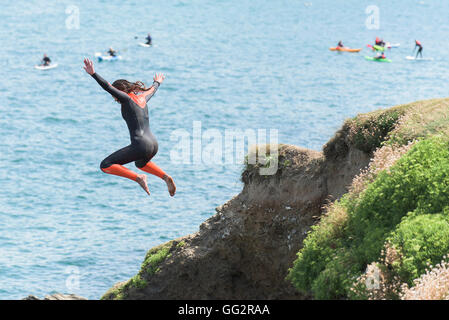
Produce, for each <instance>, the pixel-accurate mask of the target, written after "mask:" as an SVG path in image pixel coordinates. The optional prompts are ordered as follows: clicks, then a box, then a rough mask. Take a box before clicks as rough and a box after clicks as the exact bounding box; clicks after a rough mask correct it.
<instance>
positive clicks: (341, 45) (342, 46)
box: [337, 40, 345, 48]
mask: <svg viewBox="0 0 449 320" xmlns="http://www.w3.org/2000/svg"><path fill="white" fill-rule="evenodd" d="M337 47H339V48H344V47H345V46H344V45H343V42H341V40H340V41H338V44H337Z"/></svg>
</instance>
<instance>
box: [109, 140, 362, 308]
mask: <svg viewBox="0 0 449 320" xmlns="http://www.w3.org/2000/svg"><path fill="white" fill-rule="evenodd" d="M369 159H370V157H369V155H368V154H366V153H364V152H362V151H360V150H357V149H355V148H353V147H351V146H350V145H349V144H348V143H347V142H345V138H344V136H343V137H339V136H337V137H336V138H334V140H333V141H331V142H330V143H329V144H328V145H326V146H325V148H324V153H323V152H318V151H312V150H307V149H302V148H298V147H294V146H287V145H281V146H279V170H278V171H277V173H276V174H275V175H272V176H260V175H259V168H258V167H257V166H247V168H246V170H245V171H244V172H243V174H242V181H243V182H244V188H243V190H242V192H241V193H240V194H239V195H237V196H235V197H234V198H233V199H231V200H230V201H228V202H227V203H226V204H224V205H222V206H220V207H218V208H217V209H216V211H217V212H216V214H215V215H214V216H212V217H211V218H209V219H208V220H207V221H205V222H204V223H203V224H201V226H200V229H199V231H198V232H197V233H195V234H192V235H188V236H186V237H183V238H180V239H176V240H173V241H170V242H168V243H166V244H164V245H161V246H159V247H156V248H153V249H152V250H150V251H149V252H148V254H147V256H146V258H145V261H144V263H143V264H142V269H141V270H140V272H139V274H138V275H136V276H135V277H134V278H132V279H131V280H129V281H127V282H122V283H119V284H117V285H115V286H114V287H113V288H111V289H110V290H109V291H108V292H107V293H106V294H105V295H104V296H103V299H307V298H308V297H306V296H301V295H299V294H298V292H297V291H296V290H295V289H294V288H293V286H292V285H291V283H290V282H288V281H287V280H285V277H286V275H287V272H288V269H289V268H290V267H291V266H292V263H293V261H294V260H295V258H296V253H297V252H298V251H299V249H300V248H301V247H302V242H303V240H304V238H305V236H306V234H307V232H308V231H309V230H310V227H311V226H312V225H313V224H314V223H316V222H317V221H318V220H319V217H320V215H321V212H322V207H323V206H324V205H325V204H326V203H328V202H329V201H330V200H335V199H337V198H339V197H340V196H341V195H343V194H344V193H346V192H347V186H348V185H350V183H351V181H352V179H353V177H354V176H355V175H356V174H358V173H359V172H360V169H362V168H364V167H366V166H367V165H368V163H369Z"/></svg>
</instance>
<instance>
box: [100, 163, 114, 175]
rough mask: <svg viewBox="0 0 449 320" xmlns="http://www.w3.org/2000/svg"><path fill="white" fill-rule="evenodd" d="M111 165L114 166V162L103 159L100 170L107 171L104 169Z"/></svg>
mask: <svg viewBox="0 0 449 320" xmlns="http://www.w3.org/2000/svg"><path fill="white" fill-rule="evenodd" d="M110 166H112V163H109V161H105V160H103V161H101V163H100V170H101V171H103V172H105V171H104V170H105V169H107V168H109V167H110Z"/></svg>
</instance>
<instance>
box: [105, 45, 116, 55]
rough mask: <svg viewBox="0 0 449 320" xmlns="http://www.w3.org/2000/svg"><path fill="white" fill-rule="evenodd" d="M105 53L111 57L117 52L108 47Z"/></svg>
mask: <svg viewBox="0 0 449 320" xmlns="http://www.w3.org/2000/svg"><path fill="white" fill-rule="evenodd" d="M107 53H108V54H109V55H110V56H111V57H115V56H116V54H117V51H115V50H114V49H112V47H110V48H109V50H108V51H107Z"/></svg>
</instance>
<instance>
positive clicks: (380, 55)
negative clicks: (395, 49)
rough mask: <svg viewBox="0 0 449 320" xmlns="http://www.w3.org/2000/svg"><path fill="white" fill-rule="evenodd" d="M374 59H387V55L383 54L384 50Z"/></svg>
mask: <svg viewBox="0 0 449 320" xmlns="http://www.w3.org/2000/svg"><path fill="white" fill-rule="evenodd" d="M374 59H377V60H382V59H387V56H386V55H385V52H382V54H378V55H377V56H376V57H375V58H374Z"/></svg>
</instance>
